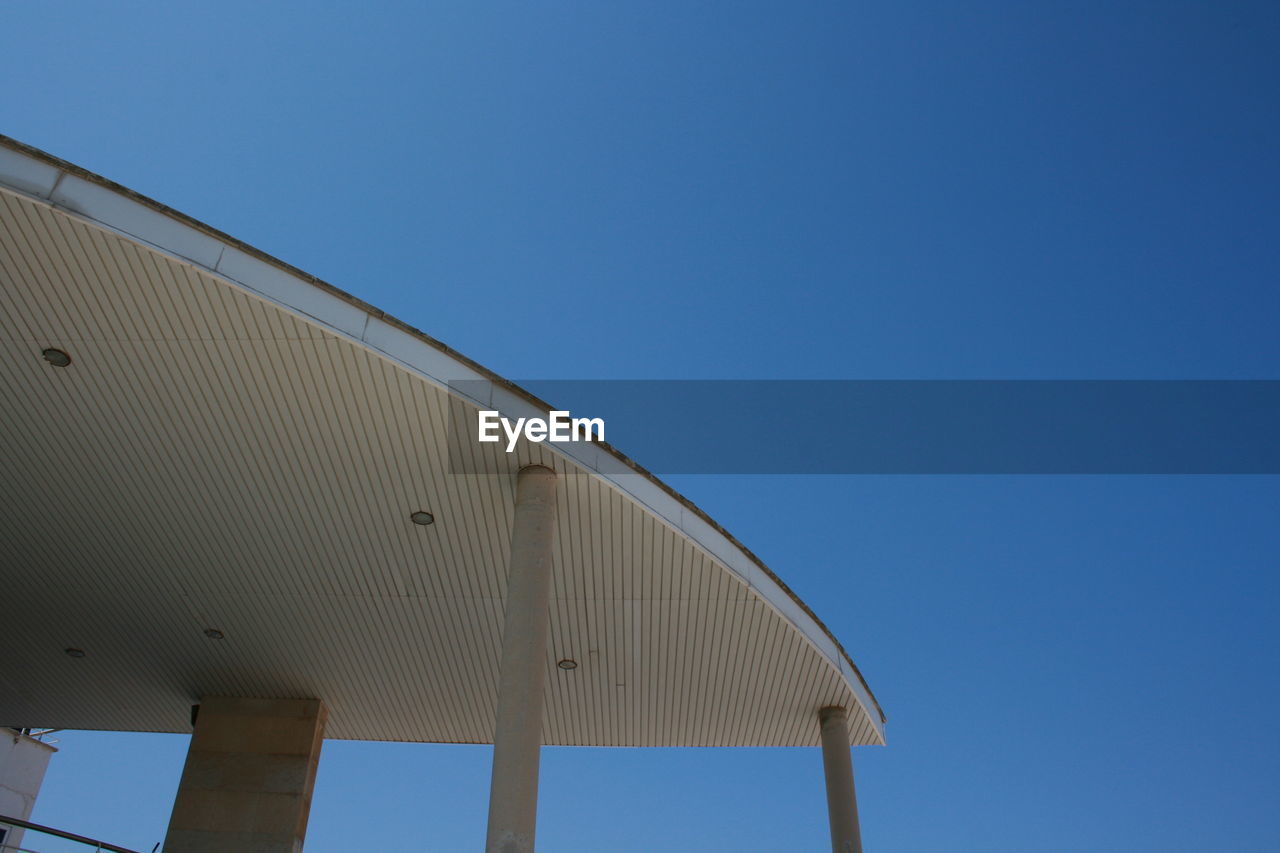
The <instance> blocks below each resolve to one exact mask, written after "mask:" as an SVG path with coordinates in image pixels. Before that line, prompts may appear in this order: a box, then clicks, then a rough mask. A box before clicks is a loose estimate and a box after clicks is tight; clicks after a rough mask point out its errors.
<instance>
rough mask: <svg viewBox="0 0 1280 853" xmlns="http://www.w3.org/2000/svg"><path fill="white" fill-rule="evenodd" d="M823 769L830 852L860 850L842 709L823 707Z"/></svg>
mask: <svg viewBox="0 0 1280 853" xmlns="http://www.w3.org/2000/svg"><path fill="white" fill-rule="evenodd" d="M818 722H819V723H820V724H821V725H822V768H823V770H824V771H825V772H826V776H827V816H828V818H830V820H831V850H832V851H833V853H862V834H861V832H860V831H859V830H858V800H857V796H856V794H855V793H854V790H853V759H852V757H851V756H850V755H849V715H848V714H847V713H846V712H845V709H844V708H836V707H830V708H823V709H822V710H821V711H819V712H818Z"/></svg>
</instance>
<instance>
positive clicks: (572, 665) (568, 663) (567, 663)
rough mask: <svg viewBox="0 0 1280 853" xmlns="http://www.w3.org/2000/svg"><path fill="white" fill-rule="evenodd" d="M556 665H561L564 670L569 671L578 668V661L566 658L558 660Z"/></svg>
mask: <svg viewBox="0 0 1280 853" xmlns="http://www.w3.org/2000/svg"><path fill="white" fill-rule="evenodd" d="M556 666H558V667H560V668H561V669H563V670H566V671H568V670H570V669H577V668H578V662H577V661H576V660H574V659H573V658H565V659H564V660H561V661H557V662H556Z"/></svg>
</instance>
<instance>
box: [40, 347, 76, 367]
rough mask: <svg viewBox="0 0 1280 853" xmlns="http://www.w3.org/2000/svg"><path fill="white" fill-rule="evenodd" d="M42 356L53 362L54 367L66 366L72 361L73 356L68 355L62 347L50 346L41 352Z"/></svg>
mask: <svg viewBox="0 0 1280 853" xmlns="http://www.w3.org/2000/svg"><path fill="white" fill-rule="evenodd" d="M40 357H41V358H43V359H44V360H45V361H47V362H49V363H50V364H52V365H53V366H54V367H66V366H67V365H68V364H70V363H71V356H69V355H67V354H66V353H65V352H63V351H62V350H60V349H53V348H52V347H50V348H49V349H47V350H44V351H42V352H41V353H40Z"/></svg>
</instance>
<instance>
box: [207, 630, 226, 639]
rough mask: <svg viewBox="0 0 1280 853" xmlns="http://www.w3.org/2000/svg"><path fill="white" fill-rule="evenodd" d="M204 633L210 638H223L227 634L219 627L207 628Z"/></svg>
mask: <svg viewBox="0 0 1280 853" xmlns="http://www.w3.org/2000/svg"><path fill="white" fill-rule="evenodd" d="M204 635H205V636H206V637H208V638H209V639H210V640H221V639H222V638H223V637H225V636H226V634H224V633H222V632H221V631H219V630H218V629H217V628H205V629H204Z"/></svg>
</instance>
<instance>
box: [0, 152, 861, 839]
mask: <svg viewBox="0 0 1280 853" xmlns="http://www.w3.org/2000/svg"><path fill="white" fill-rule="evenodd" d="M283 204H284V202H283V201H282V205H283ZM286 212H287V211H286V210H284V209H283V207H282V210H281V213H282V215H283V214H285V213H286ZM0 278H2V279H3V282H4V287H2V288H0V399H3V400H4V402H5V405H4V406H3V407H0V436H3V441H4V448H3V450H4V453H5V458H6V460H7V461H8V464H7V467H6V471H5V477H4V478H3V481H2V482H0V541H4V542H5V543H6V548H5V549H4V551H3V553H0V584H2V585H3V588H4V589H5V591H6V596H7V597H8V598H9V599H10V601H9V607H8V613H10V614H11V615H10V619H11V622H10V624H9V625H8V626H7V630H6V631H5V632H3V633H0V661H9V662H11V661H23V662H24V665H23V666H22V667H13V666H10V667H8V668H5V669H3V670H0V684H2V685H3V687H4V688H5V689H4V690H0V720H2V721H5V722H8V723H15V724H19V725H43V726H52V727H65V728H93V729H116V730H141V731H175V732H180V731H190V728H191V724H190V720H189V708H190V706H191V705H192V704H195V703H198V702H199V703H203V704H205V705H206V706H207V705H208V704H209V703H210V702H212V701H214V700H216V699H217V698H218V697H229V698H234V697H240V698H243V699H290V700H298V699H315V700H319V701H322V702H323V703H324V706H325V707H326V708H328V710H329V719H328V724H327V726H326V727H325V731H324V735H325V736H326V737H331V738H347V739H373V740H396V741H418V742H444V743H494V742H495V739H496V741H497V746H498V749H497V750H496V751H495V764H497V763H499V762H501V763H502V764H503V766H504V767H505V766H506V762H508V761H510V762H511V766H512V767H514V768H516V769H515V770H513V772H512V773H511V774H510V776H508V774H507V773H506V771H500V772H499V773H497V774H496V777H495V782H494V797H495V800H496V802H495V803H494V810H493V812H492V816H491V828H495V831H496V832H497V833H498V835H499V836H500V837H506V836H505V835H503V833H510V834H511V836H512V838H516V837H517V836H521V837H522V836H524V835H528V836H529V843H530V844H531V843H532V834H533V832H532V825H531V823H530V821H531V814H532V812H531V809H530V807H529V804H530V803H532V802H536V800H535V795H536V772H532V771H533V770H535V769H536V766H537V757H536V749H535V748H534V747H535V746H536V744H537V743H546V744H557V745H570V746H572V745H599V746H764V745H769V746H808V747H816V746H818V744H819V740H820V736H819V732H820V727H819V725H818V722H817V713H818V710H819V709H821V708H824V707H841V708H844V709H846V713H847V728H846V730H845V743H844V745H845V746H846V747H847V746H849V745H851V744H852V745H861V744H868V745H869V744H882V743H883V742H884V716H883V714H882V713H881V711H880V708H879V706H878V704H877V703H876V701H875V698H874V697H873V696H872V694H871V691H870V690H869V689H868V687H867V685H866V683H865V682H864V681H863V679H862V677H861V675H860V674H859V673H858V671H857V669H856V667H855V666H854V664H853V662H852V660H851V659H850V657H849V655H848V654H847V653H846V652H845V650H844V649H843V648H842V647H841V646H840V644H839V643H838V642H837V641H836V639H835V638H834V637H833V636H832V635H831V633H830V631H828V630H827V629H826V628H825V627H824V626H823V625H822V623H821V622H819V620H818V619H817V618H816V616H815V615H814V614H813V613H812V612H811V611H810V610H809V608H808V607H807V606H805V604H804V603H803V602H801V601H800V600H799V599H798V598H797V597H796V596H795V595H794V594H793V593H792V592H791V591H790V590H789V589H788V588H787V587H786V585H785V584H784V583H783V582H782V581H781V580H780V579H779V578H778V577H777V576H776V575H775V574H774V573H773V572H772V571H770V570H769V569H768V568H767V567H766V566H764V564H762V563H761V562H760V561H759V560H758V559H757V558H756V557H755V556H754V555H752V554H751V552H750V551H748V550H747V549H746V548H745V547H744V546H743V545H742V544H741V543H740V542H738V541H737V540H736V539H734V538H733V537H732V536H730V535H729V534H728V533H727V532H726V531H725V530H723V529H722V528H720V527H719V526H718V525H716V523H715V522H714V521H712V520H711V519H710V518H708V517H707V516H706V514H705V513H703V512H702V511H701V510H699V509H698V508H697V507H696V506H694V505H693V504H691V503H690V502H689V501H687V500H685V499H684V498H683V497H681V496H680V495H678V494H676V493H675V492H674V491H672V490H671V489H670V488H669V487H667V486H666V485H665V484H663V483H661V482H660V481H659V480H657V479H656V478H654V477H653V476H651V475H650V474H648V473H647V472H645V471H644V470H643V469H641V468H639V467H638V466H636V465H635V464H634V463H633V462H631V461H630V460H629V459H627V457H625V456H623V455H622V454H621V453H619V452H618V451H616V450H615V449H613V448H612V447H610V446H608V445H607V444H561V445H549V444H534V443H531V442H528V441H521V442H520V444H519V445H518V446H517V448H516V451H515V452H514V453H512V454H510V455H508V454H506V453H503V452H502V450H501V449H500V448H498V446H496V445H478V444H467V443H463V444H462V445H461V446H451V443H450V441H449V436H450V434H451V432H456V431H457V430H461V429H465V428H466V426H467V424H466V419H467V418H468V417H472V418H473V417H474V416H475V413H476V412H477V411H479V410H480V409H491V410H496V411H499V412H501V413H502V415H503V416H505V417H509V418H513V419H514V418H519V417H542V418H546V417H547V416H548V412H549V411H550V410H551V407H549V406H548V405H547V404H545V403H543V402H542V401H540V400H538V399H536V398H534V397H532V396H531V395H529V394H528V393H526V392H525V391H523V390H522V389H520V388H518V387H517V386H515V385H513V384H511V383H510V382H507V381H506V380H504V379H502V378H501V377H499V376H496V375H495V374H493V373H491V372H490V371H487V370H486V369H484V368H483V367H481V366H480V365H478V364H476V363H475V362H473V361H470V360H469V359H466V358H464V357H463V356H461V355H459V354H458V353H456V352H454V351H453V350H451V349H450V348H448V347H447V346H445V345H444V344H442V343H440V342H439V341H436V340H434V339H432V338H430V337H428V336H426V335H424V334H422V333H421V332H419V331H417V330H415V329H413V328H411V327H409V326H407V325H405V324H403V323H401V322H399V321H397V320H395V319H394V318H392V317H389V316H387V315H386V314H385V313H383V312H381V311H379V310H378V309H376V308H373V307H372V306H369V305H367V304H365V303H363V302H361V301H360V300H358V299H355V298H354V297H352V296H350V295H348V294H345V293H343V292H342V291H340V290H338V289H337V288H334V287H332V286H331V285H328V284H326V283H324V282H322V281H319V280H317V279H315V278H314V277H311V276H308V275H307V274H305V273H303V272H301V271H299V270H297V269H295V268H293V267H290V266H289V265H287V264H285V263H283V262H281V261H279V260H276V259H275V258H272V257H270V256H269V255H266V254H264V253H262V252H260V251H258V250H256V249H254V248H252V247H250V246H247V245H245V244H243V243H240V242H238V241H236V240H234V239H232V238H231V237H228V236H227V235H225V234H222V233H220V232H218V231H215V230H214V229H212V228H209V227H208V226H205V225H203V224H201V223H199V222H196V221H194V220H192V219H190V218H188V217H185V216H183V215H182V214H179V213H177V212H176V211H173V210H171V209H169V208H166V207H164V206H163V205H160V204H158V203H156V202H153V201H151V200H149V199H146V198H144V197H141V196H139V195H137V194H135V193H132V192H130V191H128V190H126V189H124V188H121V187H119V186H117V185H115V184H112V183H110V182H109V181H106V180H104V179H102V178H100V177H98V176H96V175H92V174H90V173H88V172H86V171H84V170H83V169H79V168H78V167H76V166H73V165H71V164H69V163H65V162H63V161H60V160H57V159H55V158H52V157H49V156H48V155H45V154H43V153H41V152H38V151H35V150H33V149H30V148H27V147H25V146H22V145H21V144H19V143H16V142H14V141H13V140H8V139H5V138H3V137H0ZM458 380H469V381H470V382H473V383H476V385H475V386H474V387H477V388H478V389H479V390H473V391H468V392H465V393H464V392H460V391H457V390H455V387H456V386H451V384H450V383H452V382H456V381H458ZM451 449H452V450H454V451H455V456H460V457H461V459H460V464H461V465H462V467H463V470H467V471H490V472H494V473H493V474H492V475H479V474H459V473H458V468H457V464H459V460H458V459H455V458H452V457H451V455H450V451H451ZM529 466H540V467H542V468H544V469H547V470H548V471H550V472H554V476H555V480H554V482H555V488H554V497H551V496H547V497H546V498H545V500H544V501H541V504H542V509H540V510H539V514H540V516H539V517H540V518H542V522H539V523H540V524H542V523H546V524H550V525H552V526H553V527H554V536H551V537H549V538H547V539H546V540H543V539H539V540H538V544H537V546H536V547H535V548H533V549H532V550H530V551H528V552H527V553H533V551H536V552H537V553H538V554H539V555H540V556H539V557H538V559H539V560H542V559H543V557H545V554H546V551H545V548H546V547H549V548H550V558H549V563H548V562H542V563H540V564H539V565H540V566H541V567H542V569H543V570H544V571H543V572H532V573H526V572H525V571H524V570H523V569H519V568H518V566H519V564H520V562H521V561H522V560H523V559H524V557H523V556H522V555H523V554H525V553H526V550H525V548H523V547H522V546H521V544H520V543H521V541H522V540H523V539H524V535H523V534H521V533H520V532H519V530H518V529H517V528H518V527H520V525H521V524H522V522H521V520H520V519H522V518H523V517H524V515H525V511H524V510H523V509H520V508H519V507H521V506H523V499H522V498H521V497H519V496H518V489H517V479H518V472H519V471H521V470H522V469H527V468H529ZM540 476H542V475H540ZM552 504H554V507H552ZM423 512H425V513H429V515H430V518H429V519H428V518H427V516H423V515H417V514H418V513H423ZM414 518H416V519H417V520H418V521H424V520H432V521H434V523H430V524H421V523H415V521H413V520H412V519H414ZM513 531H514V532H513ZM545 543H549V545H547V544H545ZM548 566H549V570H550V575H549V583H550V591H549V594H548V593H544V592H543V591H542V590H543V586H542V584H545V583H547V582H548V578H547V576H546V574H545V569H547V568H548ZM32 577H37V578H39V579H40V580H41V583H40V584H39V585H32V584H30V583H27V582H26V581H27V580H28V579H30V578H32ZM530 579H536V580H537V583H535V584H533V585H532V587H531V588H529V589H527V590H525V589H523V588H522V584H524V583H525V582H526V581H529V580H530ZM50 588H55V589H57V590H58V593H59V594H58V595H57V596H49V595H47V594H46V593H45V590H47V589H50ZM544 595H545V598H544V597H543V596H544ZM544 600H545V601H546V602H547V604H545V605H543V604H542V603H541V602H542V601H544ZM541 614H545V622H544V621H542V620H543V619H544V617H543V616H542V615H541ZM139 626H146V630H145V631H140V630H139ZM504 626H505V628H504ZM543 631H545V637H546V639H545V641H543V640H541V639H539V638H538V636H537V634H538V633H539V632H543ZM513 632H514V633H513ZM517 635H518V636H522V637H523V636H528V637H530V638H531V642H530V643H528V644H523V643H521V644H520V645H519V646H518V647H517V646H516V644H515V643H514V642H512V641H509V639H508V638H509V637H510V636H517ZM517 652H519V653H520V655H525V653H527V655H526V656H524V657H520V658H519V662H518V663H510V664H508V657H509V656H513V655H516V654H517ZM561 661H572V662H573V663H574V664H575V665H574V666H569V665H566V666H565V667H561V666H558V665H557V664H558V663H559V662H561ZM539 667H540V668H541V679H539V678H537V677H536V675H537V673H536V670H537V668H539ZM500 683H501V686H499V685H500ZM539 690H541V691H542V696H541V701H540V702H536V703H534V704H532V705H528V704H527V705H525V706H521V707H519V708H516V707H515V706H514V705H513V704H512V703H513V701H514V702H515V704H516V705H518V704H519V701H518V700H511V697H512V696H515V695H525V696H530V697H531V696H533V695H534V694H536V693H537V692H538V691H539ZM532 701H533V700H532V699H531V700H530V702H532ZM534 705H536V706H537V707H535V706H534ZM517 711H519V713H517ZM539 717H540V719H541V722H540V725H539V724H538V722H537V720H538V718H539ZM197 728H198V726H197ZM495 732H496V737H495ZM535 732H536V733H537V738H536V741H535V739H534V738H533V737H532V734H533V733H535ZM250 752H252V750H250ZM497 777H501V778H497ZM193 790H194V789H193ZM241 793H243V792H241ZM184 796H185V794H184ZM180 807H181V808H185V806H181V805H180ZM176 819H177V815H175V820H176ZM176 826H178V824H175V827H176ZM491 843H492V838H491ZM523 843H524V842H522V841H520V842H518V844H517V848H516V849H521V847H520V846H519V845H520V844H523Z"/></svg>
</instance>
